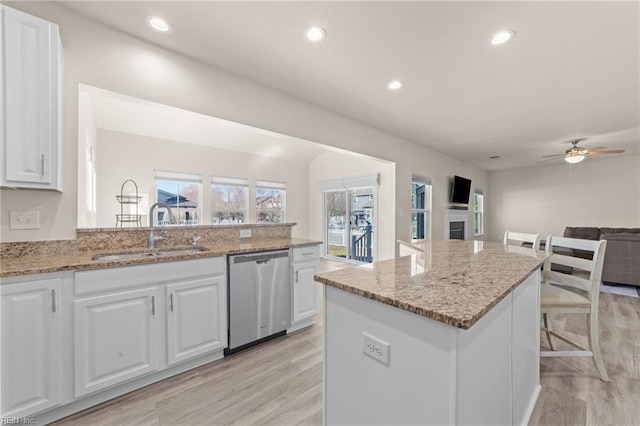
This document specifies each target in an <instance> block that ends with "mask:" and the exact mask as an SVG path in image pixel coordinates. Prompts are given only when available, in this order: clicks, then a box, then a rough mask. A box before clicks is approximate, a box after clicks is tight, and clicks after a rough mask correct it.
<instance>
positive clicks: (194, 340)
mask: <svg viewBox="0 0 640 426" xmlns="http://www.w3.org/2000/svg"><path fill="white" fill-rule="evenodd" d="M167 298H168V300H167V302H168V312H167V363H168V364H169V365H172V364H175V363H177V362H180V361H184V360H187V359H189V358H193V357H195V356H198V355H201V354H203V353H207V352H210V351H213V350H216V349H224V348H225V347H226V346H227V327H226V323H227V322H226V312H227V310H226V304H227V298H226V281H225V277H224V275H220V276H217V277H213V278H205V279H199V280H192V281H186V282H181V283H176V284H169V285H167Z"/></svg>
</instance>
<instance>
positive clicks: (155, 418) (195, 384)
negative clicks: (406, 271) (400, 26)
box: [55, 260, 640, 426]
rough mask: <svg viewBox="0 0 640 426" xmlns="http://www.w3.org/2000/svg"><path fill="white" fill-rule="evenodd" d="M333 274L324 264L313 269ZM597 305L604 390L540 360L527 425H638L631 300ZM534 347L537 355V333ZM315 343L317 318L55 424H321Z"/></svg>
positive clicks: (567, 324) (572, 325)
mask: <svg viewBox="0 0 640 426" xmlns="http://www.w3.org/2000/svg"><path fill="white" fill-rule="evenodd" d="M341 266H342V264H340V263H339V262H331V261H324V260H323V261H322V262H321V266H320V270H322V271H326V270H330V269H335V268H339V267H341ZM600 300H601V308H600V332H601V335H600V342H601V346H602V348H603V357H604V360H605V365H606V366H607V369H608V372H609V376H610V377H611V383H604V382H602V381H600V379H599V377H598V372H597V370H596V369H595V367H594V365H593V362H592V361H591V359H589V358H586V359H585V358H553V359H551V358H545V359H543V360H542V362H541V381H542V392H541V394H540V398H539V399H538V404H537V405H536V408H535V411H534V413H533V416H532V419H531V422H530V425H536V426H537V425H597V426H606V425H612V426H614V425H615V426H623V425H629V426H632V425H640V299H634V298H630V297H625V296H619V295H615V294H602V295H601V299H600ZM550 319H551V327H552V329H554V330H556V331H560V332H563V333H566V334H568V335H571V336H572V337H575V339H576V340H578V341H583V342H585V343H586V340H584V338H583V337H581V336H585V335H586V334H585V333H586V320H584V316H580V315H557V316H554V317H551V318H550ZM581 339H582V340H581ZM541 341H542V344H543V347H546V338H545V337H544V335H543V336H541ZM322 343H323V340H322V318H321V317H320V321H319V323H318V324H316V325H314V326H312V327H309V328H307V329H305V330H301V331H299V332H297V333H293V334H290V335H287V336H284V337H281V338H278V339H276V340H273V341H270V342H268V343H266V344H264V345H261V346H259V347H255V348H252V349H250V350H247V351H244V352H241V353H238V354H235V355H233V356H231V357H227V358H225V359H223V360H220V361H217V362H214V363H211V364H209V365H206V366H203V367H200V368H197V369H195V370H192V371H189V372H186V373H183V374H181V375H179V376H176V377H172V378H170V379H167V380H164V381H162V382H159V383H156V384H154V385H151V386H147V387H145V388H143V389H140V390H137V391H134V392H131V393H129V394H127V395H123V396H121V397H119V398H116V399H114V400H112V401H109V402H106V403H104V404H101V405H99V406H96V407H94V408H91V409H89V410H86V411H83V412H81V413H78V414H75V415H73V416H70V417H67V418H65V419H62V420H60V421H58V422H56V423H55V424H56V425H83V426H84V425H87V426H88V425H92V426H93V425H96V426H97V425H134V424H135V425H147V424H149V425H151V424H154V425H171V426H175V425H232V424H237V425H320V424H321V423H322ZM554 343H555V344H557V346H558V347H560V348H562V347H564V346H562V343H561V342H558V341H554Z"/></svg>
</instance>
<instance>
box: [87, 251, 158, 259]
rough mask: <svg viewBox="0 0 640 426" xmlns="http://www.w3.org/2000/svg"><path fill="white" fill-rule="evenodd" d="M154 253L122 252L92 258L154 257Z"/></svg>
mask: <svg viewBox="0 0 640 426" xmlns="http://www.w3.org/2000/svg"><path fill="white" fill-rule="evenodd" d="M154 256H155V254H154V253H149V252H145V253H122V254H105V255H100V256H94V257H92V258H91V260H126V259H140V258H143V257H154Z"/></svg>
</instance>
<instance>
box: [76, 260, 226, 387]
mask: <svg viewBox="0 0 640 426" xmlns="http://www.w3.org/2000/svg"><path fill="white" fill-rule="evenodd" d="M74 288H75V290H74V292H75V300H74V302H73V317H74V318H73V322H74V331H73V338H74V343H73V347H74V361H75V362H74V370H75V378H74V396H75V397H76V398H78V397H82V396H85V395H88V394H93V393H94V392H96V391H100V390H104V389H107V388H113V387H115V386H117V385H119V384H122V383H125V382H129V381H132V380H135V379H137V378H141V377H142V376H147V375H150V374H153V373H154V372H160V371H162V370H166V369H167V368H169V367H173V366H174V365H176V364H178V363H181V362H184V361H187V360H190V359H193V358H196V357H198V356H201V355H205V354H210V353H212V352H215V351H220V354H221V355H220V356H222V350H223V349H224V348H225V347H226V346H227V293H226V274H225V261H224V258H223V257H216V258H206V259H194V260H184V261H176V262H162V263H154V264H145V265H132V266H124V267H117V268H106V269H96V270H89V271H81V272H76V274H75V284H74Z"/></svg>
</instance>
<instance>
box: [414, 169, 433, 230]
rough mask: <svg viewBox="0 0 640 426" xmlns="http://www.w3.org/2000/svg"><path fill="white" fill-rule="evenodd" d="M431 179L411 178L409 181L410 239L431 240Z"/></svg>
mask: <svg viewBox="0 0 640 426" xmlns="http://www.w3.org/2000/svg"><path fill="white" fill-rule="evenodd" d="M430 225H431V179H429V178H425V177H422V176H415V175H414V176H413V177H412V179H411V238H412V239H414V240H424V239H429V238H431V228H430Z"/></svg>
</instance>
